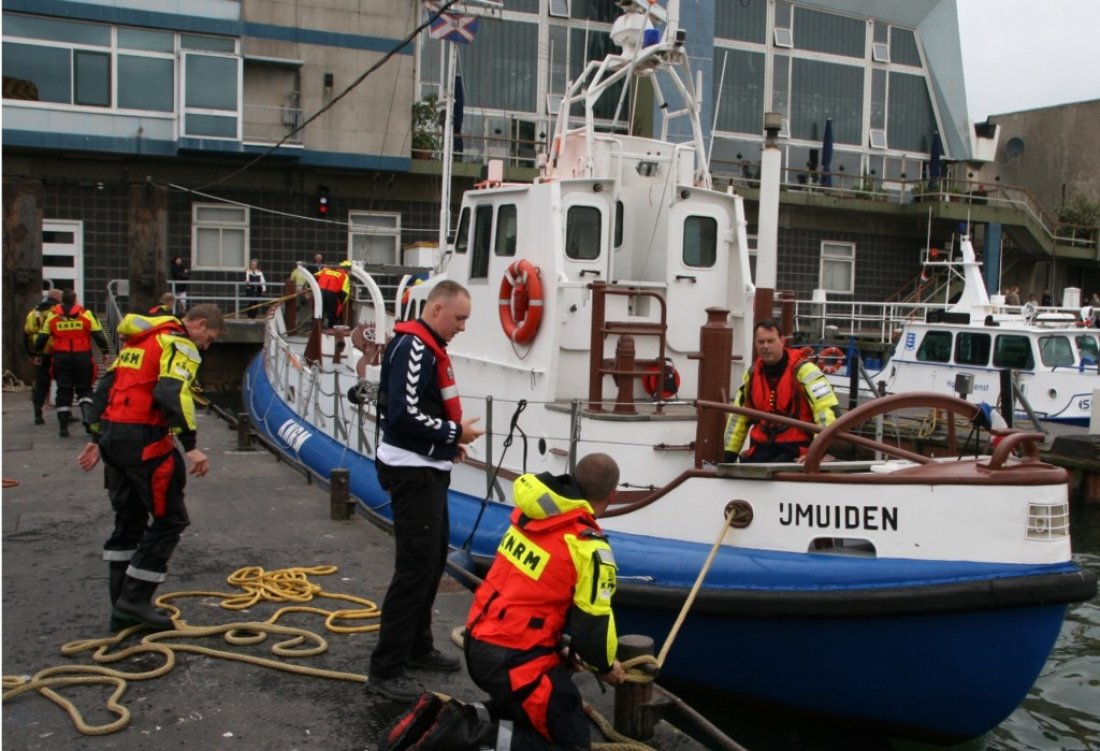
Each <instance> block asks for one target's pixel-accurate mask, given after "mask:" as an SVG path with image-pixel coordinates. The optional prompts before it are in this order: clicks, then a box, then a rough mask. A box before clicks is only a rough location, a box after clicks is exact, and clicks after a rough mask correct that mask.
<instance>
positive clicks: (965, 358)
mask: <svg viewBox="0 0 1100 751" xmlns="http://www.w3.org/2000/svg"><path fill="white" fill-rule="evenodd" d="M992 345H993V337H991V336H990V335H989V334H974V333H971V332H969V331H960V332H959V335H958V336H956V337H955V362H956V363H958V364H959V365H982V366H985V365H988V364H989V351H990V350H991V349H992Z"/></svg>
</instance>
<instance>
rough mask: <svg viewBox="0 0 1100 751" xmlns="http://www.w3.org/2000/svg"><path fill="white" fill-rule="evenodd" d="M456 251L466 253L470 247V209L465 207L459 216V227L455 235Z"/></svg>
mask: <svg viewBox="0 0 1100 751" xmlns="http://www.w3.org/2000/svg"><path fill="white" fill-rule="evenodd" d="M454 245H455V253H465V252H466V250H467V249H468V248H469V247H470V210H469V209H468V208H466V209H463V210H462V213H461V214H459V216H458V229H457V230H455V237H454Z"/></svg>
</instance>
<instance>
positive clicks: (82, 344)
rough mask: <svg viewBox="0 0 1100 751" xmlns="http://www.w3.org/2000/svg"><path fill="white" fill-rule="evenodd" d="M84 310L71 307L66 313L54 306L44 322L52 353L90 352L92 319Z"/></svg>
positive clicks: (74, 306) (78, 307)
mask: <svg viewBox="0 0 1100 751" xmlns="http://www.w3.org/2000/svg"><path fill="white" fill-rule="evenodd" d="M91 315H92V314H91V313H89V312H88V311H87V310H85V309H84V308H82V307H80V306H79V305H73V307H72V308H70V309H69V310H68V311H66V310H64V309H62V307H61V306H60V305H55V306H54V307H53V309H52V310H51V311H50V317H49V318H48V319H47V320H46V326H47V327H48V328H49V330H50V346H51V347H52V348H53V351H54V352H91V351H92V329H93V328H97V327H94V326H93V321H94V319H93V318H92V317H91Z"/></svg>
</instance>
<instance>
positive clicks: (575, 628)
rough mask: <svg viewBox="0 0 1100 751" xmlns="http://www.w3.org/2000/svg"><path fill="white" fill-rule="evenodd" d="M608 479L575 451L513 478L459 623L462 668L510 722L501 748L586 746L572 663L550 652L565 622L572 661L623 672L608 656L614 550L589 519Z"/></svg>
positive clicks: (608, 468) (606, 675)
mask: <svg viewBox="0 0 1100 751" xmlns="http://www.w3.org/2000/svg"><path fill="white" fill-rule="evenodd" d="M618 483H619V467H618V465H617V464H616V463H615V460H614V459H612V458H611V457H610V456H608V455H607V454H589V455H588V456H586V457H584V458H583V459H581V460H580V461H579V462H578V463H577V467H576V470H575V471H574V473H573V475H572V476H571V477H570V476H569V475H561V476H554V475H551V474H550V473H548V472H547V473H543V474H540V475H532V474H526V475H522V476H521V477H519V479H517V480H516V482H515V490H514V493H513V496H514V498H515V502H516V509H515V511H513V512H512V519H511V526H510V527H509V528H508V531H507V532H506V533H505V535H504V539H503V540H501V543H500V545H499V546H498V547H497V553H496V559H495V560H494V561H493V565H492V568H490V569H489V573H488V575H487V576H486V577H485V581H484V582H483V583H482V584H481V586H479V587H478V589H477V592H475V594H474V601H473V604H472V605H471V607H470V614H469V616H468V617H467V624H466V666H467V669H468V670H469V671H470V677H472V678H473V679H474V682H475V683H476V684H477V685H478V686H480V687H481V688H482V689H483V690H485V691H487V692H488V693H489V695H490V697H492V700H493V701H492V704H491V707H490V711H491V712H492V711H494V710H495V712H496V713H497V714H498V715H499V717H500V718H501V721H502V725H503V723H507V722H509V721H510V722H512V723H514V727H513V735H512V743H511V745H510V746H508V748H515V749H523V750H524V751H528V750H530V749H562V748H564V749H569V750H570V751H573V750H574V749H589V748H591V729H590V725H589V722H588V719H587V717H586V716H585V715H584V712H583V711H582V701H581V697H580V693H579V692H578V691H577V688H576V686H575V685H574V684H573V681H572V679H571V677H570V673H571V671H572V669H573V668H574V665H573V664H572V663H571V661H570V660H569V659H567V658H565V657H564V656H563V655H562V654H561V653H560V650H561V643H562V635H563V634H564V633H565V632H566V631H568V632H569V634H570V636H571V642H570V647H569V648H570V651H571V652H572V653H573V654H574V655H576V657H579V661H583V663H586V664H587V665H588V666H590V668H591V669H592V670H593V671H595V672H596V673H597V674H599V675H600V676H601V677H602V678H603V680H605V681H607V682H608V683H611V684H613V685H617V684H619V683H622V682H623V680H624V678H625V673H624V671H623V668H622V666H621V665H620V664H619V662H618V661H617V660H616V659H615V654H616V652H617V651H618V637H617V635H616V632H615V617H614V614H613V613H612V610H611V597H612V595H613V594H614V592H615V559H614V557H613V556H612V554H611V546H610V545H609V544H608V542H607V538H605V537H604V536H603V532H602V531H601V530H600V527H599V525H598V524H597V523H596V517H598V516H600V515H601V514H603V512H604V511H605V510H606V509H607V504H608V502H609V501H610V499H611V497H612V496H613V495H614V493H615V488H616V486H617V485H618ZM500 737H501V736H499V735H498V739H499V738H500ZM497 748H502V746H500V745H499V742H498V745H497Z"/></svg>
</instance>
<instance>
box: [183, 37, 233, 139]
mask: <svg viewBox="0 0 1100 751" xmlns="http://www.w3.org/2000/svg"><path fill="white" fill-rule="evenodd" d="M240 69H241V61H240V58H237V57H227V56H220V55H208V54H201V53H192V52H189V53H186V54H185V55H184V57H183V105H184V109H183V135H185V136H193V137H205V138H232V139H239V138H240V132H239V130H240V115H239V112H238V110H239V102H240V97H239V93H240V88H241V85H240V77H241V74H240Z"/></svg>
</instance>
